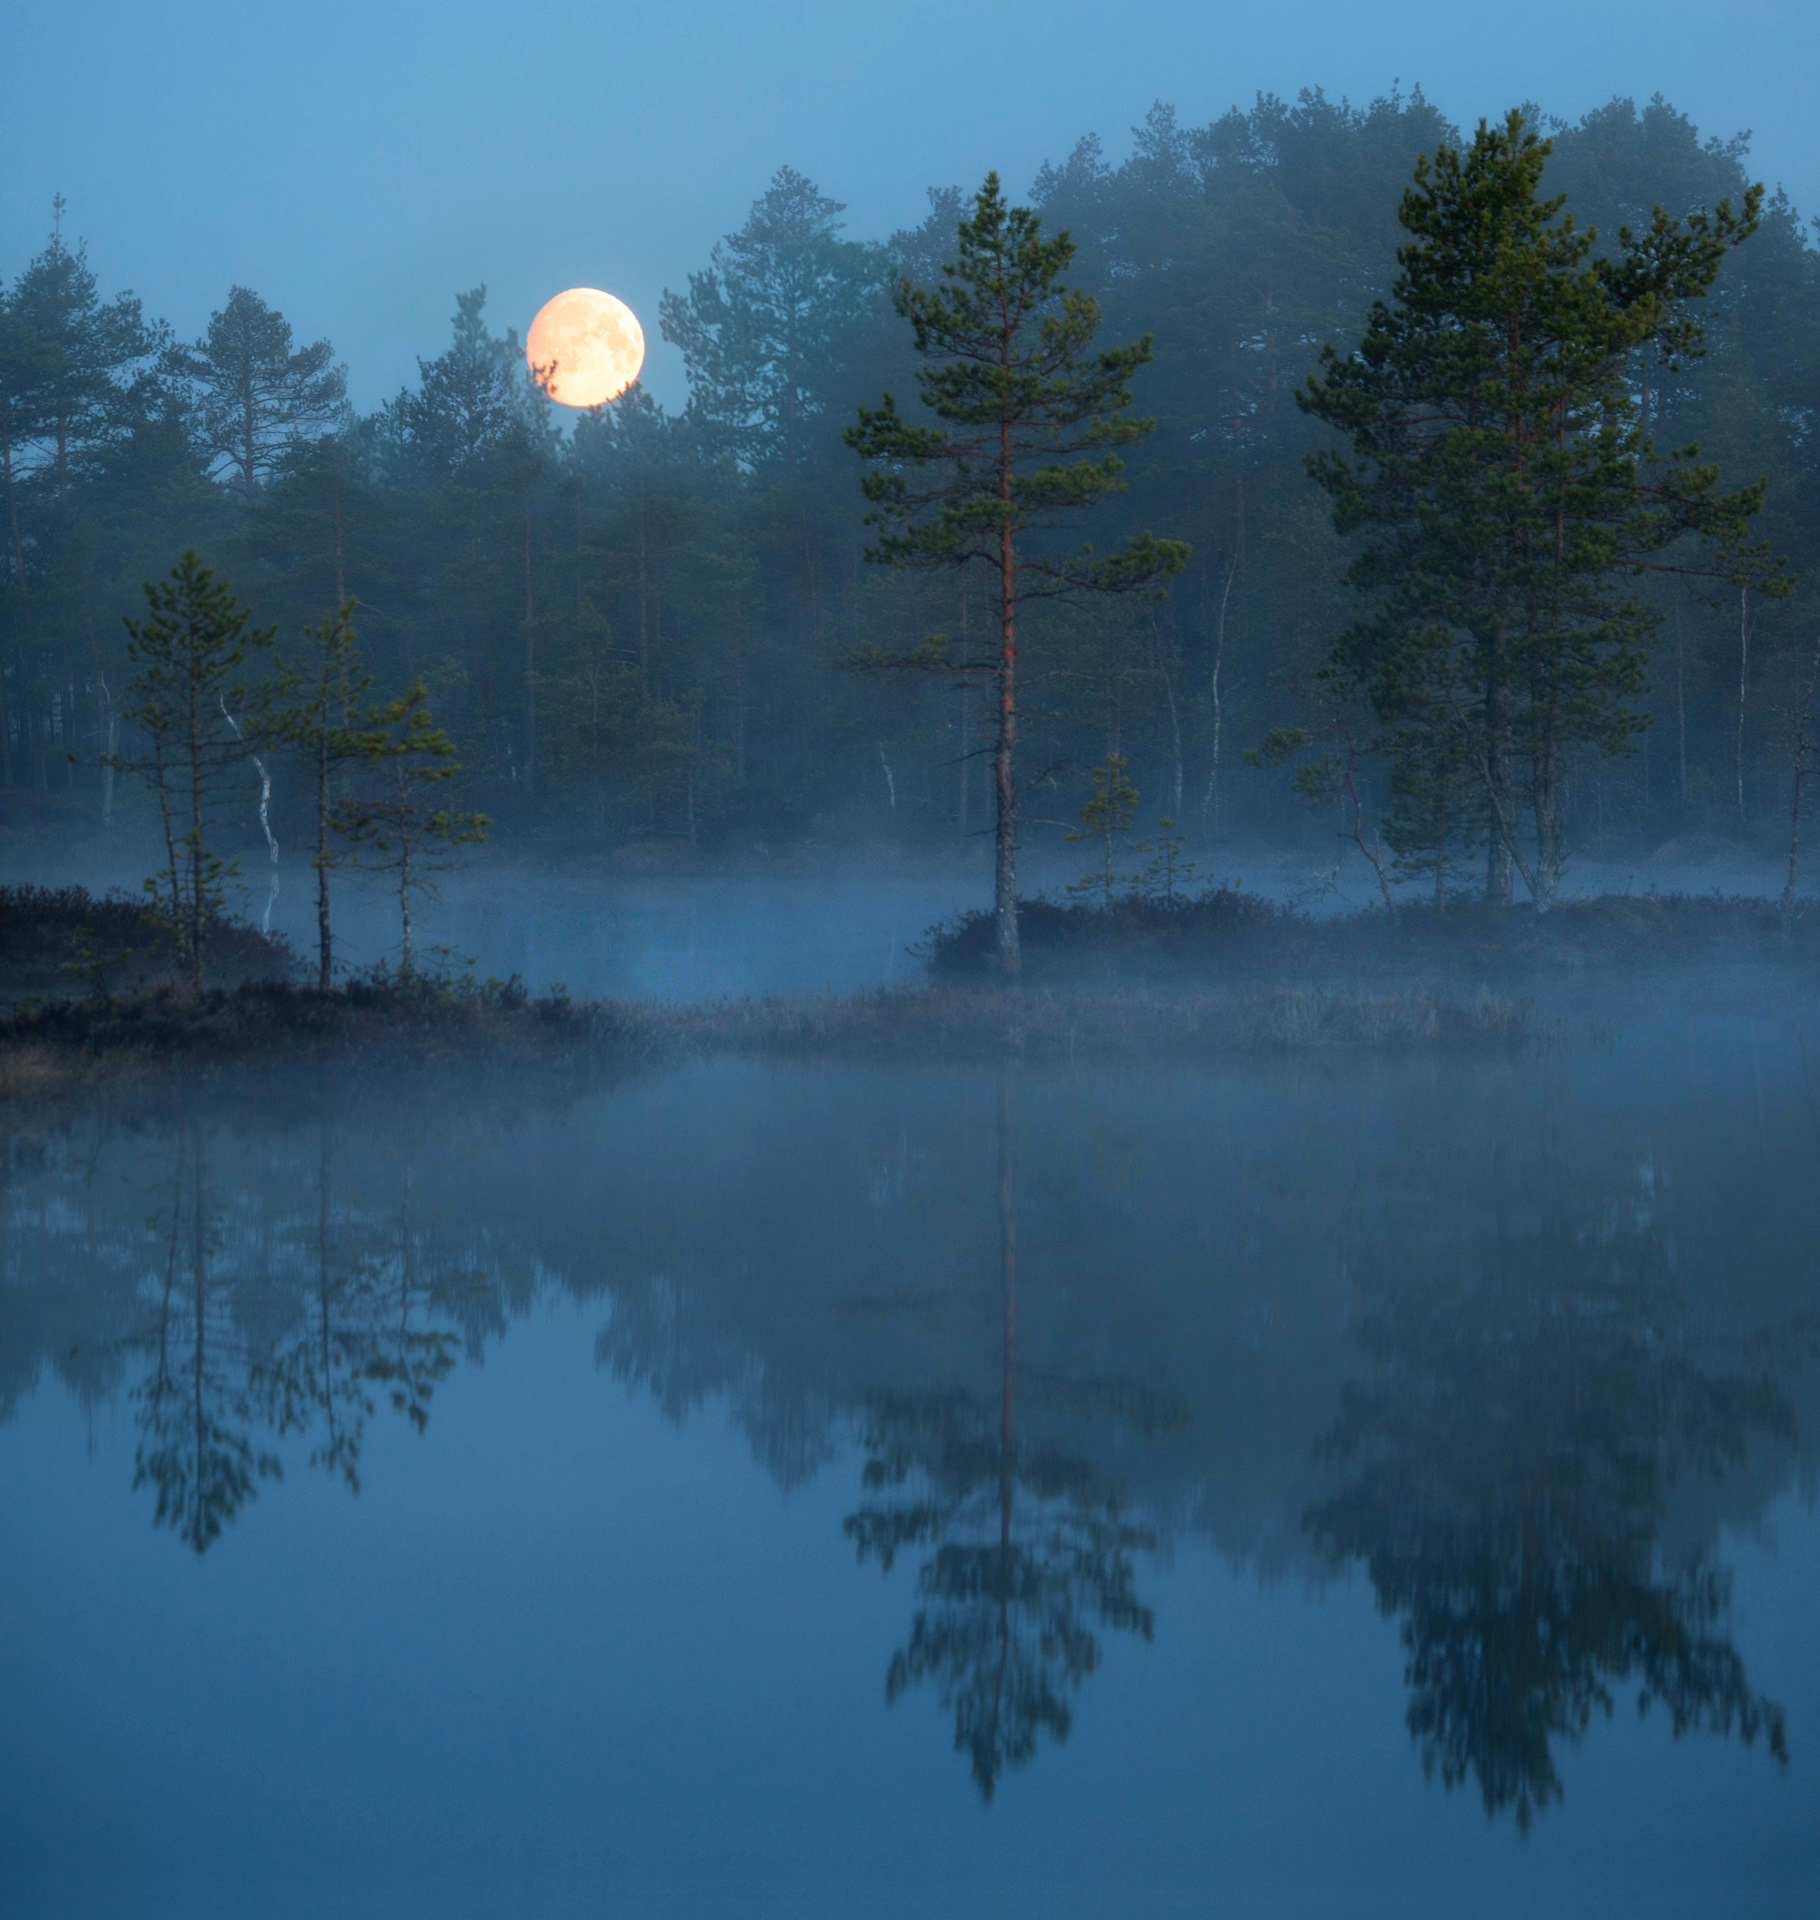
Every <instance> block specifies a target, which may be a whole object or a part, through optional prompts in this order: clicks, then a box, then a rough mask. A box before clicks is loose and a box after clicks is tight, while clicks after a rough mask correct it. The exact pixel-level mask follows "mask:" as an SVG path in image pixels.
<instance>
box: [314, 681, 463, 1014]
mask: <svg viewBox="0 0 1820 1920" xmlns="http://www.w3.org/2000/svg"><path fill="white" fill-rule="evenodd" d="M428 698H429V696H428V693H427V691H426V690H425V687H424V684H423V682H422V681H421V680H419V681H418V682H417V683H416V685H414V686H413V687H412V688H411V690H410V691H409V692H408V693H406V694H404V695H402V696H401V697H400V698H399V699H397V700H394V701H393V702H391V704H390V705H388V706H385V707H382V708H381V709H380V710H379V711H378V712H377V713H375V714H374V715H373V716H372V721H371V736H370V750H369V752H368V753H367V755H366V760H367V765H368V767H369V769H370V772H371V785H370V786H368V787H367V788H366V789H365V790H364V791H362V792H360V793H357V794H355V795H353V796H351V797H350V798H348V799H347V800H344V801H342V802H340V803H339V804H338V805H337V807H336V809H335V812H334V816H333V818H332V820H331V822H330V824H331V826H332V827H333V829H334V830H335V831H336V832H337V833H340V834H342V835H344V836H345V837H346V839H347V840H348V842H349V843H350V845H351V847H352V850H353V851H352V858H353V859H354V860H355V861H357V862H358V863H359V864H360V865H361V866H364V867H366V868H367V869H368V870H369V871H370V872H374V873H380V874H384V875H385V876H386V878H387V881H388V882H389V884H390V886H391V887H392V888H394V889H395V890H396V892H397V895H398V917H399V929H400V936H401V938H400V947H399V956H400V957H399V972H400V973H401V974H403V975H405V976H407V977H408V976H409V975H411V974H412V973H413V972H414V971H415V946H414V938H413V929H412V918H411V903H412V899H413V897H414V896H429V897H433V896H434V894H435V891H436V882H435V876H436V875H437V874H439V873H444V872H447V871H448V870H449V869H450V868H451V867H453V866H454V865H456V863H457V859H458V856H459V853H460V850H461V848H463V847H467V846H473V845H474V844H476V843H477V842H479V841H482V840H484V839H485V838H486V837H487V833H486V830H487V828H488V827H489V826H490V825H491V824H492V823H491V821H490V820H489V819H488V817H487V815H485V814H484V813H463V812H460V811H458V810H457V809H455V808H452V807H446V806H444V807H438V806H436V805H435V804H434V799H435V796H436V794H437V793H438V792H439V791H441V790H442V788H443V786H444V784H445V783H446V782H448V781H451V780H453V779H454V778H455V777H456V776H457V775H458V774H459V773H460V772H461V768H460V767H459V766H458V765H457V764H456V761H455V746H454V743H453V742H452V741H451V740H450V738H449V736H448V735H447V734H446V733H445V732H444V731H443V730H442V728H441V727H439V726H438V725H437V724H436V722H435V721H434V720H433V719H432V718H431V716H430V711H429V706H428Z"/></svg>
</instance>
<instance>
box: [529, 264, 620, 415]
mask: <svg viewBox="0 0 1820 1920" xmlns="http://www.w3.org/2000/svg"><path fill="white" fill-rule="evenodd" d="M525 359H526V361H527V362H528V363H529V364H530V368H531V371H532V373H533V374H534V375H536V377H537V379H538V380H539V382H540V383H541V384H542V386H543V390H544V391H545V392H546V393H547V394H548V395H549V396H550V398H551V399H552V400H560V401H561V402H562V404H563V405H564V406H565V407H597V406H599V405H600V403H601V402H602V401H603V400H611V399H613V398H615V397H616V396H617V395H619V394H622V393H624V392H625V390H626V389H627V388H628V387H629V386H630V385H631V384H632V382H633V381H634V380H636V379H637V378H638V370H639V368H640V367H642V366H643V365H644V363H645V330H644V328H643V327H641V326H640V325H639V324H638V316H637V315H636V314H635V313H634V312H633V311H632V309H631V308H630V307H628V306H627V305H626V303H625V302H624V301H623V300H616V299H614V297H613V296H612V294H610V293H602V292H600V291H599V290H598V289H597V288H595V287H571V288H570V289H569V290H568V292H567V293H559V294H558V295H557V296H556V298H555V299H554V300H550V301H546V302H545V304H544V305H543V306H542V307H540V308H539V309H538V313H537V318H536V319H535V320H533V321H532V322H531V331H530V332H529V333H528V334H527V335H526V336H525Z"/></svg>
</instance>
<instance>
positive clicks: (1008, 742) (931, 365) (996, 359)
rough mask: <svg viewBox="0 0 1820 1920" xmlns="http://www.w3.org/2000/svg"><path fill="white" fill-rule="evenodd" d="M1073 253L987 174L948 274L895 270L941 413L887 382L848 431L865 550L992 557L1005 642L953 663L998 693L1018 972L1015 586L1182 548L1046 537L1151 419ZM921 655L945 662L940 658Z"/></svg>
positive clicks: (1009, 967)
mask: <svg viewBox="0 0 1820 1920" xmlns="http://www.w3.org/2000/svg"><path fill="white" fill-rule="evenodd" d="M1073 257H1074V242H1073V241H1072V240H1070V239H1069V237H1068V235H1067V234H1066V233H1060V234H1057V235H1055V237H1054V238H1053V239H1048V238H1045V237H1044V235H1043V231H1042V221H1041V219H1040V218H1039V217H1038V216H1037V215H1036V214H1035V213H1033V212H1031V211H1030V209H1029V208H1027V207H1012V206H1008V205H1007V204H1006V202H1005V197H1004V195H1003V193H1002V192H1001V191H1000V188H999V182H998V175H997V174H989V175H987V178H986V184H985V185H984V186H983V187H982V188H981V189H980V191H979V193H978V194H977V195H976V196H975V199H974V208H973V214H972V217H971V218H970V219H966V220H963V221H962V222H961V223H960V229H959V234H958V254H957V257H956V259H955V261H954V262H953V263H952V264H950V265H948V266H944V267H943V269H942V274H943V277H944V281H945V284H944V285H943V286H940V287H934V288H931V287H919V286H917V285H915V284H914V283H913V282H912V281H911V280H910V279H909V278H907V277H906V278H905V279H903V280H901V281H900V282H899V283H898V286H897V289H896V293H895V295H894V302H895V305H896V307H897V310H898V312H899V313H900V314H901V315H903V317H904V318H905V319H906V320H908V321H909V322H910V325H911V329H912V331H913V334H914V336H915V344H916V350H917V352H918V353H919V354H921V355H923V356H924V358H925V360H926V361H927V363H928V364H927V365H926V366H925V367H924V368H923V369H922V370H921V371H920V372H919V373H918V374H917V376H916V385H917V395H918V398H919V399H920V400H921V401H922V404H923V406H924V407H925V408H926V409H927V411H928V412H929V413H930V414H931V415H933V417H934V421H935V424H933V425H927V426H925V425H921V424H918V423H916V422H913V421H910V420H906V419H905V418H904V417H903V415H902V414H900V413H899V412H898V409H897V402H896V400H895V399H894V398H893V397H892V396H891V395H890V394H888V393H887V394H886V395H885V397H884V400H883V402H882V403H881V404H880V405H879V406H878V407H876V408H872V407H862V408H861V409H860V410H859V419H858V422H857V423H856V424H855V425H854V426H852V427H850V428H849V429H848V431H847V444H848V445H849V446H851V447H852V448H853V449H854V450H855V451H856V452H857V453H858V454H859V455H860V456H861V457H862V458H863V459H865V460H868V461H870V462H872V463H873V466H872V470H871V471H870V472H869V473H868V474H867V475H866V479H865V490H866V498H867V500H868V501H869V502H870V503H871V512H870V513H869V514H868V515H867V523H868V524H869V525H871V526H873V527H875V528H877V529H878V537H877V540H876V543H875V544H874V545H873V546H872V547H871V548H870V549H869V550H868V553H867V558H868V559H870V560H874V561H878V562H881V563H883V564H886V565H889V566H898V567H959V566H965V565H967V564H968V563H969V562H972V561H978V562H980V563H982V564H983V565H985V566H987V567H988V568H990V569H991V570H992V572H993V573H994V575H995V576H996V578H995V585H996V587H997V594H998V602H999V644H998V649H997V655H996V658H994V659H991V660H989V661H961V662H958V663H953V665H954V666H957V667H958V670H959V671H961V672H963V673H975V674H981V675H984V676H987V677H988V678H989V680H990V681H991V682H992V683H994V684H995V685H996V688H997V693H998V746H997V752H996V755H995V773H996V798H997V807H998V825H997V861H996V867H995V879H994V887H993V896H994V909H995V912H996V915H997V919H998V952H999V964H1000V967H1001V968H1002V970H1003V971H1004V972H1005V973H1006V974H1015V973H1016V972H1017V971H1018V966H1019V955H1018V927H1017V788H1016V784H1015V778H1014V757H1015V749H1016V744H1017V684H1016V674H1017V639H1018V633H1017V621H1018V611H1019V608H1020V606H1021V605H1022V603H1023V602H1024V601H1025V600H1028V599H1032V598H1040V599H1053V598H1056V597H1058V596H1062V595H1067V594H1071V593H1081V592H1092V593H1128V592H1132V591H1134V590H1137V589H1141V588H1145V587H1150V586H1153V585H1154V584H1155V583H1157V582H1158V581H1161V580H1164V579H1167V578H1168V577H1169V576H1170V575H1171V574H1174V573H1178V572H1179V571H1180V570H1181V569H1182V568H1183V567H1184V566H1185V565H1187V562H1188V548H1187V547H1186V546H1185V545H1183V544H1182V543H1181V542H1180V541H1176V540H1158V539H1156V538H1155V537H1154V536H1153V535H1151V534H1148V533H1145V534H1140V535H1138V536H1137V537H1136V538H1134V539H1132V540H1130V541H1129V542H1127V543H1126V545H1125V546H1124V547H1123V548H1121V549H1120V550H1119V551H1118V552H1116V553H1114V554H1110V555H1108V556H1106V557H1104V558H1101V557H1097V556H1095V554H1094V553H1093V550H1092V548H1091V547H1086V548H1082V549H1081V550H1080V551H1079V552H1076V553H1069V552H1065V551H1064V550H1063V549H1062V548H1061V547H1060V546H1059V545H1058V544H1057V543H1056V542H1055V540H1054V538H1053V536H1054V535H1055V534H1056V533H1057V532H1058V531H1059V530H1060V529H1061V528H1062V527H1063V526H1064V525H1065V524H1066V523H1067V520H1068V518H1069V516H1071V515H1072V514H1073V513H1075V512H1077V511H1078V510H1079V509H1081V508H1083V507H1089V506H1092V505H1093V503H1094V502H1095V501H1096V500H1098V499H1100V498H1101V497H1102V496H1104V495H1106V494H1108V493H1117V492H1121V491H1122V490H1123V488H1124V484H1125V483H1124V479H1123V474H1124V462H1123V461H1122V460H1120V459H1119V457H1118V455H1117V453H1116V452H1114V451H1113V450H1114V448H1117V447H1121V446H1126V445H1129V444H1130V443H1131V442H1132V441H1134V440H1138V439H1141V438H1142V437H1143V436H1144V435H1145V434H1147V433H1148V432H1149V431H1150V430H1151V428H1152V427H1153V426H1155V424H1156V423H1155V421H1153V420H1134V419H1130V418H1128V417H1127V416H1126V414H1125V412H1124V409H1125V408H1126V407H1128V406H1129V405H1130V404H1131V382H1132V379H1133V377H1134V376H1135V375H1136V373H1137V371H1138V369H1139V368H1140V367H1142V366H1144V365H1146V364H1147V363H1148V362H1149V360H1150V358H1151V350H1150V337H1149V335H1145V337H1144V338H1143V339H1142V340H1139V341H1137V342H1136V343H1135V344H1134V345H1132V346H1128V347H1110V348H1102V349H1101V350H1099V351H1098V352H1097V353H1096V352H1094V351H1092V345H1093V336H1094V334H1095V333H1096V332H1097V331H1098V329H1099V324H1100V308H1099V302H1098V301H1096V300H1095V299H1094V298H1093V297H1092V295H1090V294H1086V293H1082V292H1080V291H1079V290H1078V289H1074V288H1064V287H1063V286H1061V285H1060V284H1059V282H1060V277H1061V275H1062V273H1063V272H1064V271H1065V270H1066V269H1067V266H1068V263H1069V262H1070V261H1071V260H1072V259H1073ZM932 664H938V665H948V664H949V663H946V662H935V663H932Z"/></svg>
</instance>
